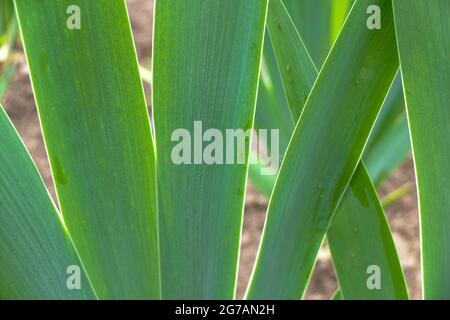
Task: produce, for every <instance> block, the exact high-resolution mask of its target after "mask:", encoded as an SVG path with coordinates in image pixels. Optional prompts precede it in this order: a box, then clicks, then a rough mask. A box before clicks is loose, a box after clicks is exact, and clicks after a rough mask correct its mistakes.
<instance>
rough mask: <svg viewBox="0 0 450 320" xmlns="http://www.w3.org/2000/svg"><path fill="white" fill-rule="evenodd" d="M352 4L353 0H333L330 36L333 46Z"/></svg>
mask: <svg viewBox="0 0 450 320" xmlns="http://www.w3.org/2000/svg"><path fill="white" fill-rule="evenodd" d="M352 4H353V0H332V2H331V36H330V45H331V46H332V45H333V44H334V41H336V39H337V37H338V35H339V32H340V31H341V28H342V26H343V25H344V21H345V18H346V17H347V15H348V12H349V10H350V8H351V6H352Z"/></svg>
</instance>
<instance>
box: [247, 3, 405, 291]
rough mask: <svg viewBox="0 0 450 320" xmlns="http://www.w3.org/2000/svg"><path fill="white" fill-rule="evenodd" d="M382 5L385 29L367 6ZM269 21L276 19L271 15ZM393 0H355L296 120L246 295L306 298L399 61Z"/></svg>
mask: <svg viewBox="0 0 450 320" xmlns="http://www.w3.org/2000/svg"><path fill="white" fill-rule="evenodd" d="M370 4H376V5H379V6H380V7H381V8H382V12H383V16H384V24H383V28H382V29H381V30H375V31H373V30H368V29H367V28H366V19H367V15H366V9H367V7H368V6H369V5H370ZM269 20H270V19H269ZM393 28H394V27H393V19H392V9H391V4H390V1H387V0H378V1H375V3H373V1H372V3H370V2H369V1H366V0H360V1H358V2H356V4H355V5H354V6H353V9H352V11H351V13H350V16H349V18H348V20H347V23H346V25H345V26H344V28H343V30H342V32H341V35H340V37H339V39H338V40H337V42H336V44H335V46H334V47H333V50H332V52H331V53H330V56H329V57H328V59H327V62H326V63H325V65H324V67H323V69H322V70H321V72H320V74H319V76H318V79H317V81H316V83H315V84H314V88H313V89H312V92H311V94H310V95H309V98H308V101H307V102H306V105H305V108H304V110H303V113H302V116H301V118H300V120H299V122H298V123H297V126H296V129H295V133H294V136H293V138H292V140H291V142H290V145H289V149H288V151H287V154H286V156H285V159H284V161H283V164H282V167H281V171H280V173H279V176H278V179H277V183H276V186H275V190H274V192H273V194H272V198H271V201H270V205H269V210H268V218H267V221H266V225H265V228H264V232H263V240H262V243H261V247H260V250H259V254H258V258H257V263H256V266H255V269H254V272H253V275H252V279H251V283H250V286H249V289H248V292H247V297H248V298H252V299H253V298H255V299H258V298H259V299H261V298H263V299H265V298H277V299H280V298H281V299H283V298H291V299H292V298H300V297H301V296H302V295H303V292H304V289H305V287H306V284H307V281H308V278H309V275H310V272H311V269H312V266H313V263H314V261H315V258H316V255H317V252H318V249H319V248H320V245H321V243H322V240H323V238H324V236H325V232H326V230H327V228H328V226H329V224H330V221H331V218H332V215H333V212H334V211H335V209H336V207H337V205H338V203H339V200H340V199H341V197H342V195H343V193H344V191H345V189H346V187H347V184H348V183H349V181H350V178H351V176H352V174H353V172H354V171H355V169H356V166H357V164H358V162H359V159H360V157H361V154H362V151H363V148H364V145H365V143H366V141H367V138H368V135H369V133H370V130H371V129H372V126H373V124H374V122H375V119H376V116H377V114H378V112H379V109H380V108H381V105H382V102H383V100H384V97H385V96H386V94H387V91H388V89H389V87H390V84H391V82H392V80H393V78H394V75H395V73H396V71H397V68H398V61H397V54H396V46H395V37H394V35H393Z"/></svg>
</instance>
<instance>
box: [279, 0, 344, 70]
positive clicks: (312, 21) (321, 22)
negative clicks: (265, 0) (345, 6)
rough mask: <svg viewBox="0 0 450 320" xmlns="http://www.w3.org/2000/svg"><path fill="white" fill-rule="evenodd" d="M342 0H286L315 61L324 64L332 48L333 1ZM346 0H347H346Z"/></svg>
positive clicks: (285, 2) (287, 6)
mask: <svg viewBox="0 0 450 320" xmlns="http://www.w3.org/2000/svg"><path fill="white" fill-rule="evenodd" d="M334 1H342V0H319V1H318V0H284V1H283V2H284V4H285V5H286V8H287V10H288V12H289V14H290V16H291V17H292V20H293V21H294V24H295V26H296V28H297V29H298V30H299V32H300V36H301V37H302V39H303V41H304V42H305V45H306V48H308V51H309V53H310V54H311V57H312V58H313V60H314V63H315V65H316V66H318V67H319V68H320V67H321V66H322V64H323V62H324V61H325V58H326V57H327V55H328V52H329V50H330V48H331V44H332V43H330V39H331V32H332V26H331V22H332V13H331V12H332V3H333V2H334ZM345 1H346V0H345Z"/></svg>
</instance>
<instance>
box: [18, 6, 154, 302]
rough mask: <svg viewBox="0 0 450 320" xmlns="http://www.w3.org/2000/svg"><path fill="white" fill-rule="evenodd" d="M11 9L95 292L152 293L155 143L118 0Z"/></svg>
mask: <svg viewBox="0 0 450 320" xmlns="http://www.w3.org/2000/svg"><path fill="white" fill-rule="evenodd" d="M72 5H77V6H78V7H79V9H80V19H81V20H80V21H81V24H80V27H81V29H76V28H75V29H73V28H69V26H72V25H73V22H74V21H72V20H71V19H76V14H77V10H76V9H75V10H74V9H73V7H72V9H71V10H68V8H69V6H72ZM16 8H17V13H18V19H19V22H20V26H21V32H22V37H23V41H24V46H25V48H26V55H27V59H28V63H29V67H30V72H31V78H32V82H33V88H34V93H35V97H36V102H37V106H38V111H39V116H40V119H41V124H42V129H43V133H44V138H45V142H46V146H47V151H48V155H49V159H50V164H51V169H52V173H53V178H54V181H55V186H56V191H57V194H58V198H59V202H60V207H61V211H62V214H63V216H64V220H65V223H66V225H67V227H68V229H69V231H70V234H71V236H72V238H73V240H74V242H75V244H76V247H77V249H78V251H79V253H80V255H81V257H82V259H83V262H84V264H85V267H86V270H87V272H88V274H89V276H90V279H91V280H92V283H93V286H94V288H95V290H96V292H97V294H98V297H99V298H101V299H118V298H127V299H155V298H159V296H160V286H159V271H158V270H159V267H158V243H157V225H156V199H155V190H156V183H155V168H154V167H155V161H154V149H153V144H152V138H151V131H150V122H149V119H148V113H147V108H146V103H145V98H144V93H143V90H142V83H141V80H140V76H139V69H138V63H137V58H136V53H135V49H134V45H133V40H132V34H131V29H130V22H129V19H128V16H127V10H126V6H125V2H124V1H123V0H97V1H91V0H41V1H35V0H20V1H16ZM69 9H70V8H69ZM67 12H69V14H68V13H67ZM74 15H75V16H74ZM75 26H76V24H75Z"/></svg>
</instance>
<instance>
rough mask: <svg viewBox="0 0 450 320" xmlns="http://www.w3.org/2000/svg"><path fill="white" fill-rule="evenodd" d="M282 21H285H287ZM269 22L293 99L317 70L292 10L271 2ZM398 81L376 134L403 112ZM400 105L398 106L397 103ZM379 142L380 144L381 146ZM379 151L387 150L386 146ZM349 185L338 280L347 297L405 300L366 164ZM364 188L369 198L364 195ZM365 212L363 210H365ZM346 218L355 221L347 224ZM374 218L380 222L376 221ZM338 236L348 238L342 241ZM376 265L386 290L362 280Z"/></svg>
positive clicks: (341, 219) (340, 213)
mask: <svg viewBox="0 0 450 320" xmlns="http://www.w3.org/2000/svg"><path fill="white" fill-rule="evenodd" d="M280 21H283V23H281V22H280ZM268 25H269V30H270V33H271V37H272V38H273V43H274V47H275V48H276V49H280V48H283V49H284V48H288V49H289V50H286V51H289V52H291V54H289V55H285V54H284V53H283V52H284V51H282V50H276V52H277V58H278V60H279V64H280V65H281V66H283V65H290V66H292V67H290V68H286V69H281V68H280V70H281V72H282V73H284V74H285V75H284V77H283V79H284V80H285V81H284V83H285V86H286V88H287V89H286V93H287V95H288V98H289V95H291V97H292V96H295V92H296V91H298V90H310V89H311V85H308V83H309V79H310V78H312V77H315V76H316V75H317V71H316V69H315V68H314V65H313V64H312V62H311V60H310V59H309V56H308V53H307V52H306V49H305V47H304V45H303V42H302V40H301V37H300V36H299V35H298V34H297V32H296V30H295V26H294V25H293V23H292V21H290V19H289V16H288V13H287V11H286V10H285V9H284V7H283V5H282V2H281V1H278V0H274V1H272V2H271V4H270V6H269V18H268ZM302 60H303V61H302ZM305 61H309V63H310V65H309V66H308V65H306V62H305ZM288 74H290V75H292V74H298V76H297V77H296V78H295V80H296V81H295V82H292V83H290V82H289V81H286V80H287V79H288V77H287V75H288ZM399 80H400V77H397V78H396V81H395V82H394V85H393V86H392V87H393V89H395V90H391V92H390V94H389V95H388V97H387V99H386V100H387V101H386V103H385V107H384V108H385V110H384V112H383V114H382V117H380V118H379V119H378V121H377V125H376V128H378V132H379V134H378V135H382V133H383V131H381V129H380V128H384V127H386V126H388V125H389V124H391V122H392V121H393V120H392V121H390V120H391V118H393V117H392V116H390V114H391V113H393V112H395V113H396V114H394V116H395V115H398V114H397V109H398V110H399V111H401V108H402V106H403V105H402V103H401V101H400V103H394V102H398V100H399V99H398V95H397V94H396V93H401V92H402V91H401V83H400V82H399ZM392 96H394V97H392ZM394 98H396V99H394ZM288 100H289V101H290V102H291V103H292V101H295V99H288ZM400 100H401V99H400ZM398 104H399V105H400V107H398ZM298 105H300V104H297V105H292V107H293V108H292V109H293V110H295V108H296V107H297V108H298V109H299V111H297V114H300V108H299V107H298ZM392 110H393V111H392ZM297 118H298V117H297ZM378 135H377V136H375V137H374V140H375V141H376V140H382V139H381V138H378ZM383 141H384V140H383ZM375 146H376V147H378V145H377V144H375ZM388 146H390V145H388ZM379 149H382V150H383V148H379ZM384 149H386V148H384ZM262 179H263V178H262V177H261V179H260V180H258V182H259V185H263V186H264V187H265V188H264V189H263V191H265V192H267V189H269V188H268V186H267V185H268V183H270V180H268V178H265V180H262ZM350 186H351V188H347V191H346V193H345V195H344V198H343V199H342V201H341V205H340V206H339V208H338V209H337V213H336V215H335V218H334V219H333V221H332V224H331V230H333V231H332V234H333V235H337V236H333V235H332V236H331V237H329V238H328V240H329V243H330V247H333V248H334V250H333V251H332V253H333V258H336V261H335V263H336V264H337V265H338V269H337V275H338V278H339V279H340V284H341V286H342V291H343V292H344V294H345V298H346V299H361V298H364V297H365V298H367V299H393V298H400V299H405V298H407V297H408V296H407V290H406V286H405V281H404V278H403V274H402V269H401V266H400V263H399V259H398V256H397V253H396V250H395V246H394V243H393V240H392V236H391V234H390V232H389V226H388V224H387V221H386V219H385V217H384V212H383V209H382V207H381V206H380V204H379V201H378V198H377V195H376V192H375V190H374V189H373V186H372V183H371V181H370V179H369V178H368V176H367V172H366V170H365V169H364V166H363V165H362V164H360V166H359V167H358V169H357V172H356V173H355V174H354V175H353V177H352V181H351V185H350ZM356 187H358V188H360V189H361V192H360V193H358V192H357V191H354V190H353V189H354V188H356ZM366 190H367V193H368V198H366V195H365V193H366ZM361 208H362V209H361ZM361 211H363V212H364V214H361ZM335 220H336V223H335ZM347 221H350V222H352V223H346V222H347ZM373 221H376V222H377V223H376V224H374V223H373ZM354 230H360V231H358V232H357V233H358V235H357V234H354ZM359 232H361V233H359ZM366 234H370V235H371V236H370V237H367V238H364V236H363V237H361V235H366ZM340 235H342V236H343V237H344V238H343V239H340ZM361 238H362V239H361ZM374 238H379V239H381V241H380V242H373V240H372V239H374ZM341 240H342V241H341ZM343 240H348V241H343ZM348 257H350V259H349V258H348ZM374 263H377V266H379V267H380V268H382V269H383V270H384V272H383V281H385V283H383V285H382V290H377V292H376V293H374V292H372V291H370V290H368V288H367V286H366V282H365V281H361V279H364V278H365V277H368V276H367V273H366V269H367V267H368V266H369V265H371V264H374ZM349 269H351V273H350V274H348V271H349ZM386 275H388V276H386ZM391 275H392V276H391Z"/></svg>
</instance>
